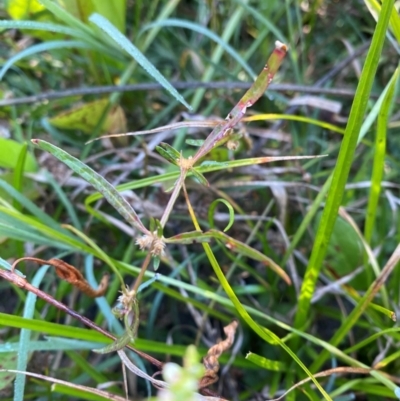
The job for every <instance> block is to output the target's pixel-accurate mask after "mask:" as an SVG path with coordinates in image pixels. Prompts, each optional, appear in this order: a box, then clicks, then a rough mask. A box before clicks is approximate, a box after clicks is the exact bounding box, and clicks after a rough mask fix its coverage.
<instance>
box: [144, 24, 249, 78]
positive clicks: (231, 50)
mask: <svg viewBox="0 0 400 401" xmlns="http://www.w3.org/2000/svg"><path fill="white" fill-rule="evenodd" d="M161 27H177V28H186V29H190V30H191V31H194V32H198V33H200V34H201V35H204V36H207V37H208V38H210V39H211V40H213V41H214V42H215V43H218V44H219V45H220V46H221V48H222V49H223V50H224V51H225V52H226V53H228V54H229V55H230V56H232V58H234V59H235V60H236V61H237V63H238V64H239V65H241V66H242V67H243V69H244V70H245V71H246V72H247V73H248V74H249V76H250V77H251V78H253V77H255V76H256V74H255V72H254V71H253V70H252V69H251V67H250V66H249V65H248V64H247V63H246V62H245V61H244V60H243V58H242V57H241V56H240V54H238V53H237V52H236V50H235V49H234V48H233V47H232V46H230V45H229V44H228V43H226V42H225V41H224V40H223V39H221V38H220V37H219V36H218V35H216V34H215V33H214V32H212V31H210V30H209V29H207V28H205V27H204V26H202V25H199V24H196V23H194V22H190V21H185V20H180V19H175V18H170V19H165V20H161V21H157V22H153V23H151V24H148V25H146V26H145V27H144V28H143V31H145V30H147V29H150V28H161Z"/></svg>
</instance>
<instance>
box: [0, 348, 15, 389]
mask: <svg viewBox="0 0 400 401" xmlns="http://www.w3.org/2000/svg"><path fill="white" fill-rule="evenodd" d="M0 369H14V370H15V369H17V353H16V352H7V353H2V354H1V357H0ZM14 379H15V373H10V372H0V391H1V390H3V389H5V388H6V387H9V386H10V385H11V383H12V382H13V381H14Z"/></svg>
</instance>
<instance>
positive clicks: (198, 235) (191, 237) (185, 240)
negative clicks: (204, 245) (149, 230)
mask: <svg viewBox="0 0 400 401" xmlns="http://www.w3.org/2000/svg"><path fill="white" fill-rule="evenodd" d="M211 239H212V236H211V235H209V234H207V233H203V232H202V231H190V232H186V233H181V234H177V235H174V236H173V237H169V238H166V239H165V242H166V243H168V244H185V245H187V244H196V243H201V242H210V241H211Z"/></svg>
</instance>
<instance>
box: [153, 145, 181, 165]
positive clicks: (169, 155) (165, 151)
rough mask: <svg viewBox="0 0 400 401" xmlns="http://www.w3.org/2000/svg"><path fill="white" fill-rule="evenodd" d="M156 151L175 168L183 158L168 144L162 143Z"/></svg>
mask: <svg viewBox="0 0 400 401" xmlns="http://www.w3.org/2000/svg"><path fill="white" fill-rule="evenodd" d="M156 151H157V152H158V153H159V154H160V155H161V156H162V157H163V158H164V159H165V160H167V161H169V162H170V163H172V164H173V165H175V166H179V160H180V158H181V154H180V153H179V152H178V151H177V150H176V149H175V148H173V147H172V146H171V145H169V144H168V143H165V142H161V143H160V145H158V146H156Z"/></svg>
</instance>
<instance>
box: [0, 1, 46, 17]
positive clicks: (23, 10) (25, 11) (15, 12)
mask: <svg viewBox="0 0 400 401" xmlns="http://www.w3.org/2000/svg"><path fill="white" fill-rule="evenodd" d="M44 9H45V7H44V6H43V4H41V3H40V2H39V0H8V3H7V12H8V14H9V15H10V16H11V18H12V19H16V20H20V19H33V18H32V15H33V14H37V13H39V12H41V11H43V10H44Z"/></svg>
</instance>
